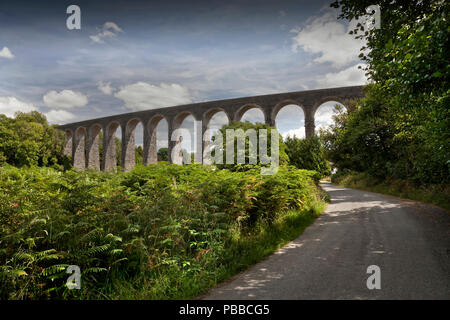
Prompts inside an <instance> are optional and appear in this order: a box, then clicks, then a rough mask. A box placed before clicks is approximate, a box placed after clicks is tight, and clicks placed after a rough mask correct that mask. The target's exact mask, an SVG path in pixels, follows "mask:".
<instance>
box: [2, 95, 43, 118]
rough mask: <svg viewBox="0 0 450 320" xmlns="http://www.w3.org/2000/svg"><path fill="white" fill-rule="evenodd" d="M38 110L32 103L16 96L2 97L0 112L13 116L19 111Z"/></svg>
mask: <svg viewBox="0 0 450 320" xmlns="http://www.w3.org/2000/svg"><path fill="white" fill-rule="evenodd" d="M34 110H37V109H36V108H35V107H34V106H33V105H32V104H30V103H27V102H23V101H20V100H18V99H17V98H16V97H0V114H4V115H6V116H7V117H9V118H13V117H14V114H15V113H16V112H18V111H21V112H30V111H34Z"/></svg>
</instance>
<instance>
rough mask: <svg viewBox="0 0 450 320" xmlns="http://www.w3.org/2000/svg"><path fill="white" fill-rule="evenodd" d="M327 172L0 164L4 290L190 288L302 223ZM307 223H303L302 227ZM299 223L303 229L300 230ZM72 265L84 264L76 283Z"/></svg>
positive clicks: (99, 294)
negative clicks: (69, 282)
mask: <svg viewBox="0 0 450 320" xmlns="http://www.w3.org/2000/svg"><path fill="white" fill-rule="evenodd" d="M315 175H316V173H315V172H312V171H305V170H298V169H296V168H293V167H289V166H284V167H281V168H280V170H279V171H278V173H277V174H275V175H273V176H262V175H260V174H259V170H257V169H251V170H248V171H246V172H230V171H228V170H217V168H215V167H207V166H203V165H189V166H176V165H167V164H158V165H150V166H146V167H144V166H137V167H136V168H135V169H134V170H132V171H130V172H127V173H124V172H119V173H116V174H112V173H103V172H93V171H87V172H75V171H72V170H69V171H65V172H60V171H57V170H54V169H51V168H36V167H35V168H28V169H26V168H22V169H18V168H15V167H12V166H9V165H5V166H3V167H2V168H0V212H1V215H0V298H2V299H48V298H60V299H61V298H64V299H82V298H83V299H84V298H95V299H104V298H107V299H108V298H122V299H123V298H136V297H140V298H146V299H149V298H150V299H170V298H188V297H192V296H195V295H198V294H200V293H201V292H203V290H204V289H205V288H208V287H209V286H211V285H214V284H215V283H217V281H220V280H223V279H224V278H225V277H227V276H229V275H230V274H231V273H233V272H237V271H239V270H241V269H242V268H243V267H245V266H247V265H248V264H249V263H254V262H255V261H256V260H257V259H260V258H261V257H263V256H264V255H266V254H268V252H269V251H270V250H273V249H274V248H276V246H278V245H279V244H281V243H284V242H285V241H287V240H289V239H288V238H286V237H287V235H286V226H289V227H288V229H287V230H290V231H289V233H288V234H289V236H294V234H298V232H299V230H301V229H302V228H304V227H305V226H306V225H307V224H308V223H311V221H312V220H313V219H314V217H315V216H316V214H317V213H318V212H319V211H320V209H321V208H322V207H323V201H322V199H323V196H322V195H321V194H319V192H318V189H317V187H316V185H315V183H314V182H313V179H314V178H315ZM293 226H295V228H294V227H293ZM294 229H295V230H294ZM68 265H78V266H79V267H80V269H81V272H82V287H81V290H68V289H67V288H66V285H65V281H66V279H67V277H68V275H67V274H66V273H65V270H66V268H67V266H68Z"/></svg>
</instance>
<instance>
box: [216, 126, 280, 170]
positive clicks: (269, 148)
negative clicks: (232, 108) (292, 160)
mask: <svg viewBox="0 0 450 320" xmlns="http://www.w3.org/2000/svg"><path fill="white" fill-rule="evenodd" d="M228 129H232V130H235V133H237V134H238V135H239V131H238V130H240V129H241V130H242V133H243V134H245V132H247V130H255V132H256V145H252V141H251V139H250V138H249V137H241V138H243V139H245V151H244V157H245V164H249V162H250V161H249V160H250V158H251V157H250V151H251V150H252V149H253V150H255V151H256V165H258V166H259V165H261V159H260V155H259V143H260V141H259V139H260V130H262V129H263V130H267V155H268V156H269V158H270V156H271V154H272V142H271V141H272V134H273V132H272V130H271V129H275V128H272V127H270V126H269V125H267V124H264V123H256V124H253V123H251V122H249V121H246V122H237V121H233V122H231V123H230V124H228V125H224V126H222V128H221V129H220V130H219V133H220V134H221V135H222V137H223V138H222V139H223V141H222V145H221V146H220V145H217V141H213V143H214V144H215V145H216V147H215V148H220V149H221V150H222V151H223V163H224V164H222V165H218V166H219V167H220V168H227V169H231V170H241V169H242V168H244V167H246V166H245V165H244V166H243V164H238V163H237V162H238V161H237V160H238V159H237V145H238V143H237V141H238V138H237V136H235V137H234V140H233V144H234V164H226V157H227V154H226V149H227V145H226V143H227V130H228ZM277 134H278V133H277ZM278 136H279V137H278V144H279V150H278V151H279V164H280V165H286V164H288V162H289V157H288V156H287V154H286V145H285V144H284V142H283V138H282V137H281V135H280V134H278ZM212 156H213V157H214V156H215V153H214V152H212ZM250 167H251V166H249V168H250Z"/></svg>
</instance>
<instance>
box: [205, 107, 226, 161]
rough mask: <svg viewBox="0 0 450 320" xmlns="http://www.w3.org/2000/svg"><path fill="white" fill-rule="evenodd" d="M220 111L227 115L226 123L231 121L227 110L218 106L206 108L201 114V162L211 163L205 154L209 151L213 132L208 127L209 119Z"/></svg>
mask: <svg viewBox="0 0 450 320" xmlns="http://www.w3.org/2000/svg"><path fill="white" fill-rule="evenodd" d="M220 112H223V113H224V114H225V115H226V117H227V122H228V124H229V123H231V121H232V117H231V116H230V114H229V113H228V112H227V110H225V109H223V108H220V107H214V108H211V109H209V110H207V111H206V112H205V113H204V114H203V123H202V140H203V142H202V143H203V145H202V153H203V156H202V162H203V163H204V164H211V161H210V159H209V157H207V156H206V154H207V152H210V151H209V150H210V147H211V143H212V140H211V139H212V136H213V132H212V131H211V130H209V129H211V120H212V119H213V118H214V116H215V115H217V114H219V113H220Z"/></svg>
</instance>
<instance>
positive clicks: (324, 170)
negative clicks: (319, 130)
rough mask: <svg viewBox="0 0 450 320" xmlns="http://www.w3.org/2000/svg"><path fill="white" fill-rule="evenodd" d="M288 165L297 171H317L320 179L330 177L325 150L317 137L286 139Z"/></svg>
mask: <svg viewBox="0 0 450 320" xmlns="http://www.w3.org/2000/svg"><path fill="white" fill-rule="evenodd" d="M285 144H286V153H287V155H288V157H289V163H290V164H291V165H293V166H295V167H297V168H299V169H307V170H314V171H317V172H318V173H319V175H320V177H324V176H328V175H330V173H331V172H330V165H329V164H328V161H327V159H326V157H325V150H324V148H323V146H322V144H321V141H320V139H319V138H318V137H313V138H310V139H299V138H296V137H293V138H291V137H287V138H286V140H285Z"/></svg>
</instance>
